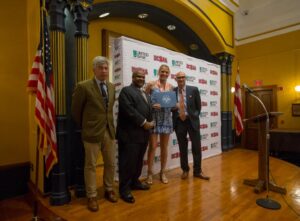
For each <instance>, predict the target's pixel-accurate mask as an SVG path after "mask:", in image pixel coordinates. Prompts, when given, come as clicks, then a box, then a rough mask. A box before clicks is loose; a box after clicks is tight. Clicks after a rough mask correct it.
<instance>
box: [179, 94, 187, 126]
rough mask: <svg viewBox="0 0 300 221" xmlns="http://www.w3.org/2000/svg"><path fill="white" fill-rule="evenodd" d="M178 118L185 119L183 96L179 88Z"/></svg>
mask: <svg viewBox="0 0 300 221" xmlns="http://www.w3.org/2000/svg"><path fill="white" fill-rule="evenodd" d="M179 118H180V119H181V120H182V121H184V120H185V119H186V115H185V110H184V97H183V91H182V89H179Z"/></svg>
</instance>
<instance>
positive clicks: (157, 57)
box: [153, 55, 168, 63]
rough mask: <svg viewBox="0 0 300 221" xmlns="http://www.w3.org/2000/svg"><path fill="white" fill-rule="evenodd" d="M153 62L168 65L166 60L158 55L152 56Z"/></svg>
mask: <svg viewBox="0 0 300 221" xmlns="http://www.w3.org/2000/svg"><path fill="white" fill-rule="evenodd" d="M153 59H154V61H159V62H163V63H168V59H167V58H165V57H163V56H159V55H154V56H153Z"/></svg>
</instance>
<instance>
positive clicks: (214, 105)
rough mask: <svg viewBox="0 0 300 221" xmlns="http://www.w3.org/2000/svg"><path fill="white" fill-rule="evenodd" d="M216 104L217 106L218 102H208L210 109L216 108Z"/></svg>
mask: <svg viewBox="0 0 300 221" xmlns="http://www.w3.org/2000/svg"><path fill="white" fill-rule="evenodd" d="M217 104H218V101H211V102H210V106H211V107H216V106H217Z"/></svg>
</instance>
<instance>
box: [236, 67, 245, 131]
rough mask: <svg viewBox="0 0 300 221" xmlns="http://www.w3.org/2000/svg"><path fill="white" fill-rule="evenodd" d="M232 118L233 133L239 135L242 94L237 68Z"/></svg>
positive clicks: (242, 127)
mask: <svg viewBox="0 0 300 221" xmlns="http://www.w3.org/2000/svg"><path fill="white" fill-rule="evenodd" d="M234 118H235V131H236V135H238V136H239V135H240V134H241V133H242V131H243V130H244V126H243V121H242V118H243V110H242V92H241V83H240V73H239V67H238V70H237V74H236V80H235V92H234Z"/></svg>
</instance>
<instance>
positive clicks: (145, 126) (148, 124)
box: [143, 121, 154, 130]
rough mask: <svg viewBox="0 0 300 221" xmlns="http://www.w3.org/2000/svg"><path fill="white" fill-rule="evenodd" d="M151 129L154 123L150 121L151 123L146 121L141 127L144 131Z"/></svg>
mask: <svg viewBox="0 0 300 221" xmlns="http://www.w3.org/2000/svg"><path fill="white" fill-rule="evenodd" d="M153 127H154V121H151V122H149V121H146V123H145V124H144V125H143V128H144V129H145V130H150V129H151V128H153Z"/></svg>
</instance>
